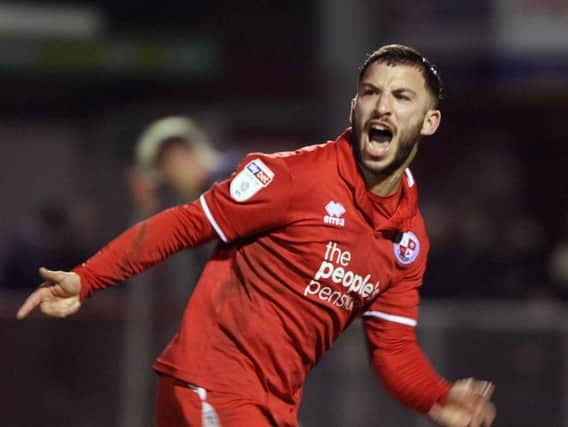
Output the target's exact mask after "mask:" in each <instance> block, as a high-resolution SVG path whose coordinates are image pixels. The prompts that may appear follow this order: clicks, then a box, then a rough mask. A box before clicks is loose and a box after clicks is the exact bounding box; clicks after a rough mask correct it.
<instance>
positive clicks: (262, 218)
mask: <svg viewBox="0 0 568 427" xmlns="http://www.w3.org/2000/svg"><path fill="white" fill-rule="evenodd" d="M349 137H350V132H349V131H347V132H346V133H345V134H343V135H342V136H341V137H339V138H338V139H337V140H336V141H330V142H328V143H325V144H321V145H316V146H311V147H306V148H303V149H301V150H298V151H295V152H290V153H279V154H275V155H265V154H251V155H249V156H247V158H246V159H245V160H244V161H243V162H242V163H241V164H240V165H239V167H238V168H237V170H236V172H235V173H234V174H233V175H232V176H231V178H230V179H228V180H226V181H223V182H220V183H218V184H215V185H214V186H213V187H212V188H211V189H210V190H209V191H207V192H206V193H204V194H203V195H202V196H201V197H200V200H199V201H198V202H195V203H194V204H192V205H187V206H191V207H192V209H194V210H195V208H196V206H197V205H199V206H200V207H201V209H202V210H203V212H204V214H205V215H204V217H206V218H207V220H208V221H209V223H210V224H211V227H212V228H213V229H214V230H215V232H216V233H217V235H218V236H219V238H220V239H221V240H222V243H220V244H219V245H218V247H217V248H216V250H215V252H214V253H213V255H212V257H211V259H210V260H209V262H208V263H207V265H206V266H205V268H204V271H203V273H202V275H201V277H200V279H199V281H198V283H197V286H196V287H195V290H194V292H193V294H192V296H191V298H190V301H189V303H188V305H187V308H186V310H185V313H184V316H183V320H182V323H181V327H180V329H179V332H178V333H177V335H176V336H175V337H174V338H173V340H172V341H171V342H170V344H169V345H168V347H167V348H166V349H165V350H164V352H163V353H162V355H161V356H160V357H159V358H158V359H157V361H156V363H155V365H154V368H155V369H156V370H157V371H159V372H161V373H164V374H167V375H171V376H174V377H176V378H179V379H181V380H183V381H186V382H188V383H193V384H197V385H199V386H201V387H204V388H206V389H210V390H215V391H227V392H230V393H234V394H237V395H238V396H240V397H241V398H243V399H250V400H251V401H254V402H257V403H259V404H262V405H265V406H266V407H268V408H269V410H270V412H271V413H272V414H273V416H274V418H275V419H276V421H277V424H278V425H282V426H288V425H290V426H292V425H295V423H296V418H297V411H298V407H299V402H300V399H301V393H302V388H303V384H304V381H305V378H306V375H307V374H308V372H309V371H310V369H311V368H312V367H313V366H314V365H315V364H316V363H317V361H318V360H319V359H320V358H321V356H322V354H323V353H324V352H325V351H326V350H328V349H329V348H330V347H331V345H332V343H333V342H334V341H335V339H336V338H337V337H338V335H339V334H341V332H342V331H343V330H345V328H346V327H347V326H348V325H349V324H350V323H351V321H352V320H354V319H355V318H356V317H358V316H363V317H364V319H365V327H366V333H367V338H368V342H369V350H370V354H371V358H372V361H373V364H374V367H375V370H376V371H377V373H378V374H379V375H380V376H381V377H382V379H383V381H384V382H385V384H386V386H387V389H389V390H391V392H393V393H394V395H395V396H396V397H398V398H399V399H400V400H401V401H403V403H406V404H408V405H411V406H412V407H414V408H415V409H417V410H420V411H427V410H428V409H429V408H430V406H431V405H432V404H433V403H434V402H435V401H436V400H439V399H440V398H441V397H443V396H444V395H445V393H446V392H447V390H448V384H446V383H445V382H444V381H443V380H442V379H441V378H440V377H438V376H437V374H436V373H435V372H434V371H433V370H432V369H431V368H430V366H429V364H428V363H427V361H426V360H425V358H424V356H423V355H422V353H421V352H420V351H419V349H418V347H417V346H416V342H415V333H414V326H415V325H416V319H417V311H418V302H419V295H418V287H419V286H420V285H421V284H422V276H423V274H424V270H425V266H426V258H427V253H428V248H429V244H428V239H427V236H426V231H425V226H424V221H423V219H422V216H421V215H420V213H419V210H418V196H417V190H416V184H415V182H414V179H413V177H412V174H411V173H410V171H409V170H407V171H406V172H405V174H404V177H403V180H402V184H401V188H400V190H399V193H397V194H396V195H395V197H396V198H395V199H393V198H392V197H391V198H388V200H387V199H385V201H384V203H382V202H381V200H380V198H378V197H377V196H375V195H373V194H372V193H369V192H368V191H367V189H366V186H365V182H364V181H363V178H362V176H361V174H360V172H359V170H358V167H357V164H356V160H355V157H354V154H353V152H352V149H351V145H350V142H349ZM393 201H394V204H393ZM187 206H186V210H187V209H188V208H187ZM174 209H178V208H174ZM179 209H181V208H179ZM182 214H183V213H182ZM193 217H197V216H196V215H194V216H192V218H193ZM179 218H180V217H179V216H178V219H179ZM179 221H181V220H179ZM173 222H174V221H173V220H172V221H171V223H172V224H173ZM164 224H165V223H164V222H162V226H161V228H162V230H159V231H156V228H158V227H157V226H148V227H147V228H148V229H149V230H150V231H147V230H146V231H145V232H144V233H145V234H148V233H151V232H152V230H154V231H153V232H154V233H157V234H164V233H166V234H171V235H173V234H175V235H176V236H177V237H175V239H174V240H175V241H176V242H177V241H181V242H183V243H175V244H173V243H172V244H168V245H164V246H167V247H168V249H167V250H165V252H168V253H169V252H171V250H178V249H179V248H180V247H184V246H192V245H193V244H196V243H199V242H201V241H203V240H206V239H207V238H210V237H211V227H208V228H206V227H203V226H202V224H201V227H200V228H198V229H197V231H195V229H193V227H192V226H189V225H187V226H184V227H180V226H178V227H177V229H176V232H175V233H174V232H172V231H171V230H166V228H168V227H170V225H168V224H170V222H168V223H167V224H166V225H164ZM194 225H195V226H196V227H199V225H200V222H199V220H196V223H195V224H194ZM152 227H153V228H152ZM172 227H173V225H172ZM199 229H203V230H204V231H203V233H201V235H200V234H199ZM184 230H190V231H187V232H186V231H184ZM192 233H193V234H192ZM195 233H197V235H195ZM186 234H187V235H189V234H192V236H191V237H187V235H186ZM119 239H125V237H121V238H119ZM130 239H131V240H132V241H134V240H135V237H130ZM133 245H134V243H132V246H133ZM109 246H110V247H111V249H112V248H113V247H115V248H116V247H118V246H117V245H116V244H115V245H114V246H113V244H111V245H109ZM144 247H146V246H144ZM172 248H173V249H172ZM142 251H149V252H159V251H160V249H158V248H156V249H152V248H147V249H144V250H142ZM107 252H108V250H107ZM117 254H118V252H117ZM166 255H167V254H162V253H158V254H157V255H155V256H153V258H152V261H151V262H149V261H147V260H146V261H140V263H139V264H140V265H142V264H144V268H147V266H148V264H149V263H155V262H156V261H157V260H159V259H161V258H163V257H164V256H166ZM97 257H99V258H101V255H96V256H95V257H94V258H93V259H92V260H89V261H88V262H87V263H85V264H84V265H83V266H82V267H80V268H79V269H77V271H78V272H79V274H80V275H81V276H82V278H83V277H84V278H85V280H84V282H85V283H86V284H85V285H84V286H85V287H86V288H87V289H86V290H84V291H83V297H86V296H88V295H89V294H90V292H92V290H91V289H94V288H96V287H103V286H106V285H108V284H111V282H113V281H116V280H122V279H124V278H125V277H126V276H129V275H130V273H124V270H125V269H124V268H121V267H119V266H115V267H114V269H112V271H115V272H117V273H109V272H108V268H107V267H108V266H106V265H105V267H103V266H102V264H103V263H102V261H101V262H99V263H98V264H97ZM110 258H113V259H115V258H116V259H120V256H119V255H117V256H113V257H109V256H108V255H107V259H106V261H105V264H108V262H110V261H109V259H110ZM101 259H102V258H101ZM116 262H117V263H120V261H116ZM129 262H132V260H130V261H129ZM102 270H105V271H106V272H105V273H104V274H103V272H102ZM134 270H136V271H138V270H140V268H137V267H134ZM103 276H104V279H99V278H100V277H103ZM103 282H104V283H103ZM401 349H402V350H403V351H401ZM399 369H403V370H406V371H405V373H404V374H401V373H400V372H397V370H399ZM402 375H404V376H405V377H404V378H399V377H401V376H402Z"/></svg>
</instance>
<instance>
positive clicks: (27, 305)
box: [16, 288, 49, 320]
mask: <svg viewBox="0 0 568 427" xmlns="http://www.w3.org/2000/svg"><path fill="white" fill-rule="evenodd" d="M46 293H49V291H48V290H47V289H45V288H40V289H38V290H36V291H35V292H33V293H32V294H31V295H30V296H29V297H27V298H26V300H25V301H24V303H23V304H22V306H21V307H20V309H19V310H18V313H17V314H16V318H17V319H18V320H21V319H23V318H24V317H26V316H27V315H28V314H30V313H31V312H32V310H33V309H34V308H36V307H37V306H38V305H39V304H41V302H42V301H43V299H44V297H45V295H46Z"/></svg>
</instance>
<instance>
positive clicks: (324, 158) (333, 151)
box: [268, 141, 337, 174]
mask: <svg viewBox="0 0 568 427" xmlns="http://www.w3.org/2000/svg"><path fill="white" fill-rule="evenodd" d="M268 157H270V158H273V159H275V160H277V161H282V162H284V163H285V164H286V165H287V167H288V168H289V170H290V171H291V172H293V173H307V174H309V173H310V172H311V171H314V172H315V171H317V170H319V171H323V170H325V169H326V168H328V167H329V168H332V169H334V170H335V169H336V165H337V148H336V142H335V141H328V142H324V143H322V144H314V145H307V146H304V147H301V148H298V149H297V150H294V151H282V152H277V153H272V154H270V155H268Z"/></svg>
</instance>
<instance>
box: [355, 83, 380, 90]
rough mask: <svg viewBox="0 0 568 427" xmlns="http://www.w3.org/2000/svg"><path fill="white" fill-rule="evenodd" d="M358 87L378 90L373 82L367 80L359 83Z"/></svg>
mask: <svg viewBox="0 0 568 427" xmlns="http://www.w3.org/2000/svg"><path fill="white" fill-rule="evenodd" d="M359 87H364V88H368V89H374V90H379V88H378V86H375V85H374V84H373V83H369V82H361V84H360V85H359Z"/></svg>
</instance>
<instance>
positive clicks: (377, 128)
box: [369, 125, 392, 143]
mask: <svg viewBox="0 0 568 427" xmlns="http://www.w3.org/2000/svg"><path fill="white" fill-rule="evenodd" d="M391 139H392V131H391V130H390V129H389V128H387V127H385V126H381V125H372V126H371V127H370V128H369V141H372V142H377V143H385V142H387V143H388V142H390V141H391Z"/></svg>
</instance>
